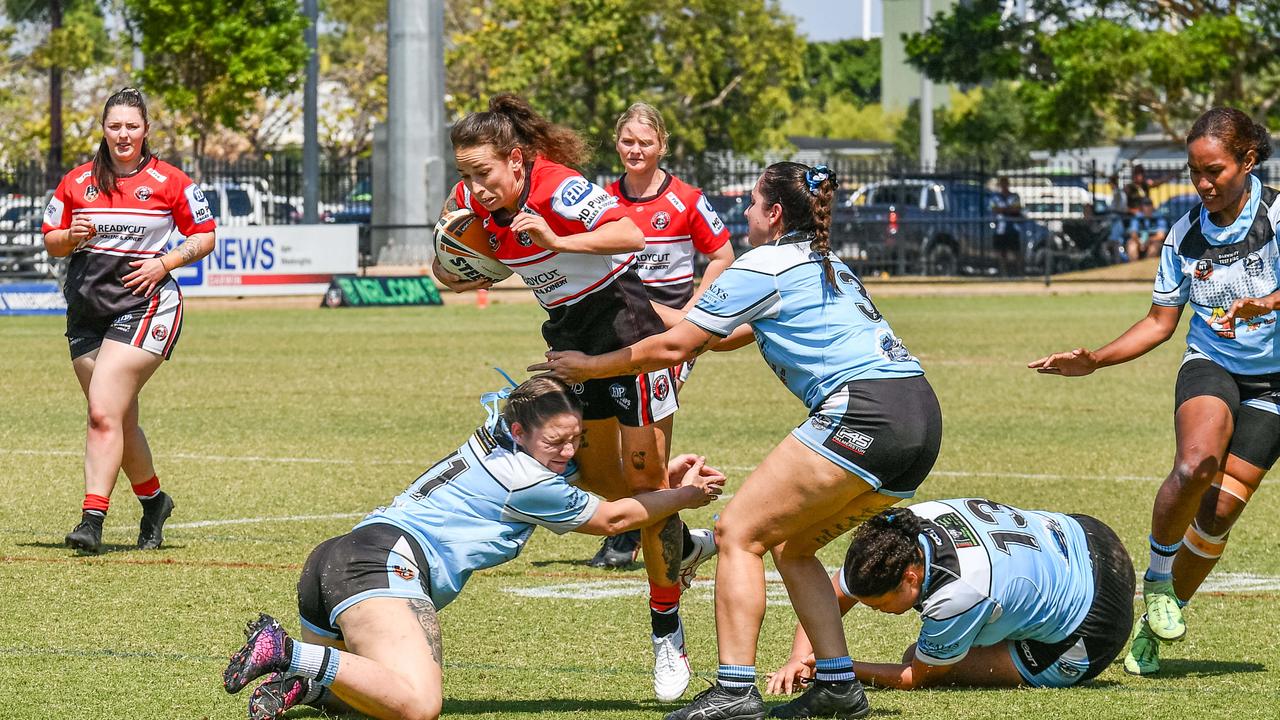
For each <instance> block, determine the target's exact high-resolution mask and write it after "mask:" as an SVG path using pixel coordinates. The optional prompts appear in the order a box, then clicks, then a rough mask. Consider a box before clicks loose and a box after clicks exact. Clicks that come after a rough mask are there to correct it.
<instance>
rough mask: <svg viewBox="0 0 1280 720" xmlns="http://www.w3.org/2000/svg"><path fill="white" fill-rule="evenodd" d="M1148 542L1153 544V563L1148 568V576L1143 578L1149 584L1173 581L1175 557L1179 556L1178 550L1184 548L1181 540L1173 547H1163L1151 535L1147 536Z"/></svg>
mask: <svg viewBox="0 0 1280 720" xmlns="http://www.w3.org/2000/svg"><path fill="white" fill-rule="evenodd" d="M1147 540H1148V542H1150V544H1151V561H1150V564H1149V565H1148V566H1147V572H1146V574H1145V575H1143V576H1142V578H1143V579H1144V580H1146V581H1148V582H1163V581H1165V580H1172V579H1173V556H1174V555H1177V554H1178V548H1180V547H1182V541H1181V540H1179V541H1178V542H1176V543H1173V544H1172V545H1161V544H1160V543H1158V542H1156V539H1155V537H1154V536H1151V535H1148V536H1147Z"/></svg>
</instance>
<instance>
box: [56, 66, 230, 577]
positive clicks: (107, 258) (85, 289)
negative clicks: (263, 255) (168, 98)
mask: <svg viewBox="0 0 1280 720" xmlns="http://www.w3.org/2000/svg"><path fill="white" fill-rule="evenodd" d="M149 130H150V125H149V123H148V121H147V106H146V103H145V102H144V101H143V99H142V94H141V93H140V92H138V91H137V90H134V89H133V88H125V89H123V90H121V91H119V92H117V93H115V94H113V95H112V96H111V97H109V98H108V99H107V102H106V105H105V106H104V107H103V109H102V134H103V138H102V142H101V143H100V144H99V146H98V152H97V154H95V155H94V158H93V161H92V162H89V163H85V164H84V165H81V166H79V167H77V168H75V169H74V170H72V171H71V172H69V173H67V175H66V176H65V177H63V178H62V182H61V183H59V184H58V189H57V190H56V191H55V192H54V194H53V198H52V199H51V200H50V201H49V207H48V209H46V210H45V215H44V226H43V228H42V230H43V232H44V244H45V247H46V248H47V249H48V251H49V254H50V255H53V256H55V257H66V256H67V255H70V256H71V262H70V266H69V268H68V270H67V281H66V286H65V288H64V294H65V295H66V299H67V340H68V342H69V344H70V348H71V365H72V368H73V369H74V370H75V373H76V379H77V380H79V381H80V388H81V390H82V391H83V392H84V395H85V398H86V399H87V400H88V402H89V423H88V437H87V439H86V441H85V458H84V485H85V496H84V503H83V505H82V507H81V519H80V523H79V524H78V525H76V527H75V529H73V530H72V531H71V532H70V533H68V534H67V537H66V543H67V545H68V546H69V547H72V548H76V549H79V550H84V551H88V552H97V551H98V550H99V549H100V548H101V545H102V524H103V521H104V520H105V519H106V514H107V508H108V507H109V504H110V497H111V491H112V489H113V488H114V487H115V484H116V476H117V475H119V473H120V470H122V469H123V470H124V472H125V475H126V476H127V477H128V478H129V482H130V484H131V485H132V486H133V492H134V494H135V495H136V496H137V497H138V500H139V501H140V502H141V503H142V520H141V523H140V526H139V532H138V547H139V548H140V549H155V548H158V547H160V544H161V542H163V539H164V538H163V528H164V521H165V520H166V519H167V518H168V517H169V514H170V513H171V512H172V511H173V500H172V499H170V497H169V496H168V495H167V494H166V493H164V492H163V491H161V490H160V480H159V479H158V478H157V476H156V471H155V465H154V464H153V462H152V458H151V448H150V447H149V446H148V445H147V438H146V435H144V434H143V432H142V428H141V427H139V425H138V393H139V391H141V390H142V386H143V385H144V384H146V382H147V380H148V379H150V377H151V375H152V373H154V372H155V371H156V369H157V368H159V367H160V363H162V362H164V361H165V360H166V359H168V357H169V355H170V354H171V353H172V352H173V347H174V345H175V344H176V343H177V340H178V334H179V333H180V331H181V330H182V293H181V292H179V290H178V284H177V282H175V281H174V279H173V278H172V277H171V276H170V275H169V273H170V272H171V271H172V270H174V269H176V268H178V267H181V266H183V265H187V264H190V263H193V262H197V261H199V260H200V259H201V258H203V257H204V256H205V255H208V254H209V252H210V251H212V250H213V242H214V220H213V214H212V213H211V212H210V210H209V204H208V203H207V202H206V201H205V198H204V195H203V194H202V193H201V192H200V188H199V187H197V186H196V185H195V184H194V183H193V182H192V181H191V179H190V178H189V177H187V176H186V175H185V174H184V173H183V172H182V171H181V170H179V169H178V168H176V167H174V166H172V165H170V164H168V163H166V162H163V161H161V160H159V159H157V158H156V157H155V156H153V155H152V154H151V152H150V150H149V149H148V147H147V133H148V132H149ZM175 229H176V230H177V231H178V232H179V233H181V234H182V235H183V236H185V237H186V240H185V241H184V242H183V243H182V244H181V245H179V246H177V247H176V248H174V249H172V250H169V251H168V252H166V251H165V247H166V243H167V241H168V239H169V235H170V233H171V232H173V231H174V230H175Z"/></svg>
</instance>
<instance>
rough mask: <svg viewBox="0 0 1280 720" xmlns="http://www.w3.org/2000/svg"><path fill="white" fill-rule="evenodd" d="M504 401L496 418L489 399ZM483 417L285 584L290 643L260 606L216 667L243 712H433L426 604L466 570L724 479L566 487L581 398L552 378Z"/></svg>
mask: <svg viewBox="0 0 1280 720" xmlns="http://www.w3.org/2000/svg"><path fill="white" fill-rule="evenodd" d="M504 397H505V398H506V406H505V407H504V408H503V410H502V412H501V414H499V413H498V411H497V405H498V403H499V401H500V400H501V399H502V398H504ZM485 400H486V402H488V403H489V405H490V417H489V421H488V422H486V423H485V424H484V426H482V427H481V428H480V429H478V430H476V432H475V433H474V434H473V435H472V436H471V437H470V438H469V439H468V440H467V442H466V443H464V444H463V445H462V447H460V448H458V450H457V451H456V452H453V453H451V454H450V455H448V456H447V457H445V458H444V459H443V460H441V461H440V462H438V463H436V464H435V465H434V466H432V467H431V468H430V469H429V470H427V471H426V472H425V473H423V474H422V475H421V476H420V477H419V478H418V479H417V480H416V481H415V482H414V483H413V484H412V485H410V486H409V487H408V489H406V490H405V491H404V492H403V493H401V494H400V495H399V496H398V497H396V499H395V500H394V501H393V502H392V503H391V505H390V506H388V507H383V508H378V509H377V510H374V511H373V512H372V513H369V515H368V516H367V517H366V518H365V519H364V520H362V521H361V522H360V523H359V524H358V525H356V527H355V529H353V530H352V531H351V532H350V533H347V534H346V535H341V536H339V537H336V538H331V539H329V540H326V541H324V542H323V543H320V545H319V546H317V547H316V549H315V550H314V551H312V553H311V556H310V557H309V558H307V562H306V564H305V565H304V566H303V570H302V579H301V580H299V581H298V610H299V614H300V615H301V617H302V634H301V636H300V639H294V638H291V637H290V636H289V635H288V634H286V633H285V631H284V629H283V628H282V627H281V626H280V624H279V623H278V622H276V621H275V620H274V619H272V618H271V617H270V616H267V615H262V616H260V617H259V618H258V620H255V621H254V622H251V623H249V626H248V627H247V628H246V631H245V634H246V638H247V640H246V643H245V645H244V646H243V647H242V648H241V649H240V650H239V651H238V652H236V654H235V655H233V656H232V657H231V661H230V663H229V664H228V665H227V669H226V671H225V672H224V674H223V684H224V686H225V688H226V690H227V692H231V693H236V692H239V691H240V690H242V689H243V688H244V687H246V686H247V685H248V684H249V683H250V682H252V681H253V680H254V679H256V678H259V677H261V676H263V675H268V674H270V677H269V678H268V679H267V680H266V681H265V682H264V683H262V684H261V685H259V686H258V688H257V689H255V690H254V691H253V694H252V696H251V697H250V700H249V717H250V718H251V719H254V720H256V719H260V718H278V717H281V716H283V714H284V712H285V711H286V710H288V709H289V708H291V707H294V706H296V705H299V704H308V705H314V706H317V707H318V706H324V707H326V708H328V709H330V710H334V711H338V712H347V711H352V710H354V711H356V712H359V713H363V714H364V715H368V716H370V717H374V718H379V719H383V720H395V719H400V718H413V719H415V720H417V719H421V718H428V719H434V718H436V717H438V716H439V714H440V707H441V669H442V667H443V666H442V664H441V644H440V626H439V624H438V622H437V620H436V611H437V610H440V609H442V608H443V607H444V606H445V605H447V604H449V603H450V602H452V601H453V599H454V598H455V597H457V595H458V593H459V592H460V591H461V590H462V587H463V585H464V584H465V583H466V582H467V579H468V578H469V577H470V576H471V573H473V572H474V571H476V570H481V569H484V568H487V567H492V566H494V565H498V564H501V563H504V562H506V561H508V560H511V559H512V558H514V557H515V556H516V555H518V554H519V553H520V550H521V549H522V548H523V547H524V544H525V543H526V542H527V541H528V540H529V536H530V535H532V534H533V531H534V528H536V527H539V526H541V527H545V528H548V529H549V530H551V531H552V532H554V533H556V534H563V533H566V532H570V531H576V532H582V533H588V534H591V535H609V534H617V533H619V532H624V531H627V530H630V529H632V528H636V527H643V526H647V525H650V524H652V523H655V522H658V521H660V520H662V519H664V518H667V517H669V516H671V515H672V514H674V513H676V512H678V511H680V510H684V509H687V508H695V507H701V506H703V505H706V504H707V503H709V502H711V501H712V500H714V499H715V498H716V497H717V496H718V495H719V494H720V492H721V490H722V489H723V485H724V479H725V478H724V476H723V475H722V474H721V473H720V472H718V471H716V470H715V469H713V468H710V467H707V466H706V465H704V463H703V459H702V458H699V457H695V456H692V455H682V456H679V457H676V458H674V459H672V461H671V462H670V464H669V467H668V472H669V474H670V476H671V478H670V480H671V483H672V485H673V487H672V488H670V489H665V490H656V491H653V492H646V493H639V494H637V495H635V496H634V497H629V498H623V499H621V500H616V501H612V502H605V501H601V500H600V499H599V498H597V497H595V496H593V495H590V494H588V493H586V492H585V491H583V490H581V489H579V488H577V487H575V486H574V485H573V482H574V480H575V478H576V475H577V469H576V467H575V466H574V464H573V462H572V458H573V455H574V453H575V452H576V451H577V449H578V446H579V444H580V443H581V440H582V407H581V404H580V403H579V401H578V400H577V399H576V397H575V396H574V394H573V393H572V392H571V391H570V390H569V388H568V387H567V386H566V385H565V384H564V383H562V382H560V381H559V380H556V379H554V378H550V377H539V378H533V379H531V380H527V381H525V382H524V383H522V384H521V385H520V386H519V387H517V388H515V389H514V390H510V391H509V395H508V394H507V391H503V392H502V393H491V394H490V395H487V396H486V397H485Z"/></svg>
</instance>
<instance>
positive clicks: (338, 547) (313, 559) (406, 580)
mask: <svg viewBox="0 0 1280 720" xmlns="http://www.w3.org/2000/svg"><path fill="white" fill-rule="evenodd" d="M429 572H430V569H429V568H428V567H427V559H426V556H425V555H423V554H422V548H421V547H419V546H418V543H417V541H416V540H414V539H413V536H412V535H410V534H409V533H407V532H405V531H403V530H401V529H400V528H398V527H396V526H394V525H388V524H386V523H373V524H371V525H365V526H364V527H359V528H356V529H355V530H352V531H351V532H349V533H347V534H346V535H339V536H338V537H335V538H329V539H328V540H325V541H324V542H322V543H320V544H319V545H317V546H316V549H315V550H312V551H311V555H310V556H309V557H307V562H306V563H305V564H304V565H303V566H302V577H301V578H299V580H298V615H299V616H300V617H301V618H302V625H303V627H305V628H307V629H308V630H310V631H312V632H314V633H316V634H317V635H321V636H323V637H327V638H332V639H335V640H341V639H342V631H341V630H340V629H339V628H338V624H337V621H338V616H339V615H341V614H342V613H343V611H345V610H346V609H347V608H349V607H351V606H352V605H355V604H356V603H358V602H360V601H362V600H368V599H369V598H374V597H396V598H409V599H418V600H426V601H428V602H431V595H430V593H429V590H430V587H431V586H430V584H429V583H428V578H429V575H428V573H429ZM433 604H434V603H433Z"/></svg>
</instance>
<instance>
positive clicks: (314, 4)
mask: <svg viewBox="0 0 1280 720" xmlns="http://www.w3.org/2000/svg"><path fill="white" fill-rule="evenodd" d="M318 6H319V2H318V0H302V11H303V13H305V14H306V16H307V30H306V33H305V35H304V37H305V39H306V43H307V81H306V87H305V88H304V89H303V92H302V222H304V223H307V224H308V225H313V224H315V223H318V222H320V208H319V199H320V138H319V129H318V122H319V98H318V97H317V95H318V86H319V84H320V53H319V50H318V41H317V38H316V22H317V20H318V19H319V15H320V11H319V7H318Z"/></svg>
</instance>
